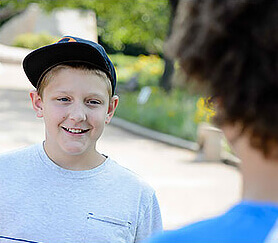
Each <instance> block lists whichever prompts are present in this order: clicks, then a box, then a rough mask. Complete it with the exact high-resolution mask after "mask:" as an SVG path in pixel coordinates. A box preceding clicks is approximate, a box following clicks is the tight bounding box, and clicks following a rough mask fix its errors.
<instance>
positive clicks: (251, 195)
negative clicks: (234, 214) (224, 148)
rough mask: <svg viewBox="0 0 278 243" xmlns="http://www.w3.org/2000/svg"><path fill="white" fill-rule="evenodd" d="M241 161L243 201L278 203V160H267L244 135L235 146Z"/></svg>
mask: <svg viewBox="0 0 278 243" xmlns="http://www.w3.org/2000/svg"><path fill="white" fill-rule="evenodd" d="M234 147H235V150H236V153H237V155H238V157H239V158H240V159H241V161H242V162H241V171H242V176H243V199H244V200H252V201H267V202H273V203H278V159H277V158H276V159H273V158H266V157H265V156H264V155H263V153H262V152H261V151H260V150H258V149H255V148H253V147H251V146H250V143H249V136H247V135H242V136H241V137H240V138H239V139H238V140H237V142H236V145H235V146H234Z"/></svg>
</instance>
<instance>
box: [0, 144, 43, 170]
mask: <svg viewBox="0 0 278 243" xmlns="http://www.w3.org/2000/svg"><path fill="white" fill-rule="evenodd" d="M38 146H39V145H32V146H28V147H24V148H19V149H16V150H12V151H9V152H5V153H1V154H0V168H1V169H2V168H7V167H9V166H14V165H17V166H20V165H23V164H24V162H27V161H28V157H30V156H31V155H34V154H35V151H36V149H37V147H38Z"/></svg>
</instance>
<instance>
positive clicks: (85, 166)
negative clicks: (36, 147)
mask: <svg viewBox="0 0 278 243" xmlns="http://www.w3.org/2000/svg"><path fill="white" fill-rule="evenodd" d="M44 150H45V152H46V154H47V156H48V157H49V158H50V159H51V160H52V162H53V163H55V164H57V165H58V166H60V167H62V168H64V169H67V170H74V171H81V170H90V169H93V168H95V167H97V166H99V165H101V164H102V163H103V162H104V161H105V159H106V158H105V157H104V156H103V155H101V154H100V153H99V152H97V151H96V150H95V149H91V150H90V151H89V152H87V153H82V154H80V155H71V154H65V153H63V152H61V151H59V150H57V149H55V148H52V147H51V146H49V145H48V144H47V143H45V142H44Z"/></svg>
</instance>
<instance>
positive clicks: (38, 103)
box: [30, 90, 43, 118]
mask: <svg viewBox="0 0 278 243" xmlns="http://www.w3.org/2000/svg"><path fill="white" fill-rule="evenodd" d="M30 97H31V101H32V105H33V109H34V111H35V112H36V114H37V117H39V118H41V117H43V112H42V111H43V106H42V103H43V102H42V98H41V97H40V96H39V94H38V92H37V91H35V90H33V91H31V92H30Z"/></svg>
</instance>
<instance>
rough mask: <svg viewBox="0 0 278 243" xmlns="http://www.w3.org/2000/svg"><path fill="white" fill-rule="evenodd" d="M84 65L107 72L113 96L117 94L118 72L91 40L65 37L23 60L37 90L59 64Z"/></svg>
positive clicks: (37, 50) (24, 67)
mask: <svg viewBox="0 0 278 243" xmlns="http://www.w3.org/2000/svg"><path fill="white" fill-rule="evenodd" d="M67 63H83V64H85V65H89V66H93V67H95V68H97V69H99V70H101V71H103V72H105V73H106V74H107V76H108V78H109V79H110V81H111V85H112V95H114V94H115V87H116V80H117V77H116V72H115V68H114V65H113V64H112V62H111V60H110V59H109V57H108V56H107V54H106V52H105V50H104V48H103V47H102V46H101V45H99V44H97V43H95V42H93V41H89V40H84V39H81V38H77V37H73V36H65V37H63V38H62V39H60V40H59V41H57V42H56V43H54V44H51V45H48V46H44V47H41V48H39V49H36V50H34V51H32V52H31V53H29V54H28V55H27V56H26V57H25V58H24V60H23V69H24V71H25V73H26V75H27V77H28V79H29V80H30V82H31V83H32V85H33V86H34V87H35V88H38V87H39V85H40V82H41V80H42V78H43V76H44V75H45V74H46V73H47V72H48V71H49V70H50V69H51V68H53V67H55V66H57V65H59V64H67Z"/></svg>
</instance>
